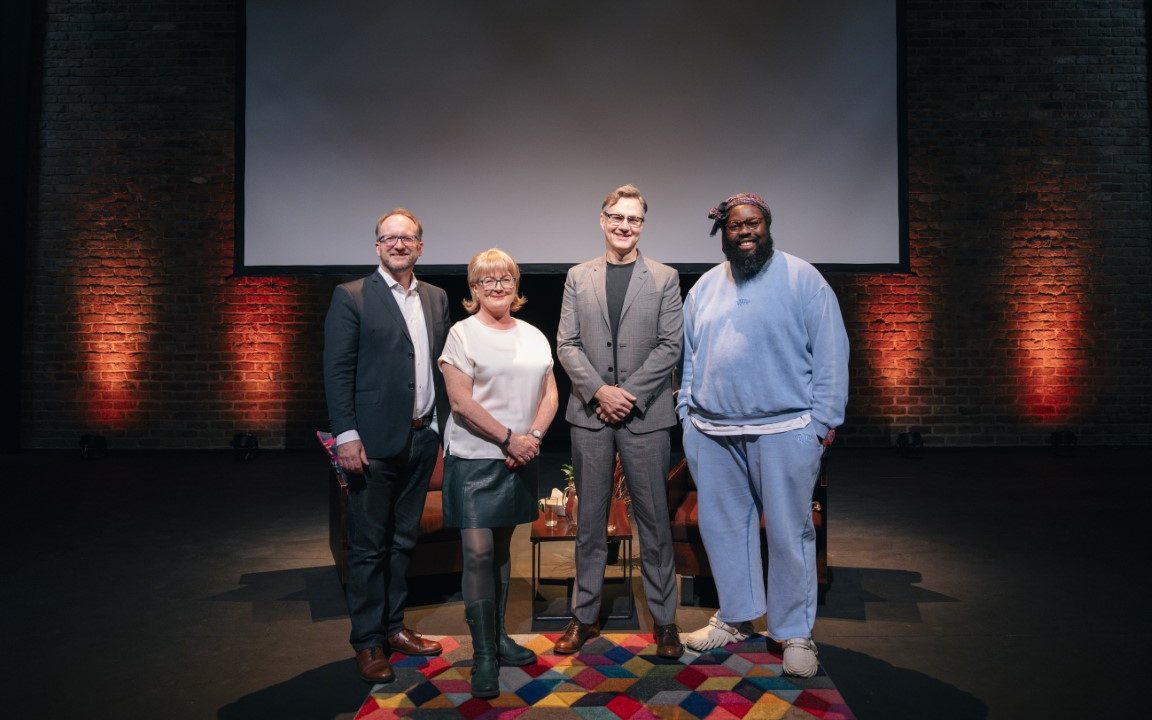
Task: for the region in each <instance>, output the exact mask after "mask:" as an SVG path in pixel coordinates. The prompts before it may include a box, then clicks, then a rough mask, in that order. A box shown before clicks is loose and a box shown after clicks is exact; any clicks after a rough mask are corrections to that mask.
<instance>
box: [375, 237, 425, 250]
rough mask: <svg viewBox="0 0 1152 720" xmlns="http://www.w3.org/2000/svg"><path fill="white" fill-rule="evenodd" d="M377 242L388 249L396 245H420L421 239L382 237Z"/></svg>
mask: <svg viewBox="0 0 1152 720" xmlns="http://www.w3.org/2000/svg"><path fill="white" fill-rule="evenodd" d="M376 242H378V243H381V244H382V245H385V246H387V247H392V246H394V245H395V244H396V243H404V244H405V245H406V246H408V247H412V246H413V245H417V244H419V243H420V238H418V237H416V236H415V235H381V236H380V237H378V238H376Z"/></svg>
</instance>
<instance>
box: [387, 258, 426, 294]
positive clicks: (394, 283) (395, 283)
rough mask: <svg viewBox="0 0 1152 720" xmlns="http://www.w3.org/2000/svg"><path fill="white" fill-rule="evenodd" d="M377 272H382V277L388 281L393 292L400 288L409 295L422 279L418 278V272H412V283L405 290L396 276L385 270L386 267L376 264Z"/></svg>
mask: <svg viewBox="0 0 1152 720" xmlns="http://www.w3.org/2000/svg"><path fill="white" fill-rule="evenodd" d="M376 272H378V273H380V277H382V278H384V282H386V283H388V289H389V290H391V291H392V292H396V289H397V288H399V289H400V292H401V293H403V294H405V295H407V294H408V293H410V292H414V291H415V290H416V286H417V285H418V284H419V283H420V281H419V280H417V279H416V274H415V273H413V274H412V284H411V285H409V286H408V289H407V290H405V289H404V286H403V285H401V284H400V283H399V282H398V281H397V280H396V278H394V277H392V276H391V275H389V274H388V273H386V272H384V268H382V267H380V266H379V265H377V266H376Z"/></svg>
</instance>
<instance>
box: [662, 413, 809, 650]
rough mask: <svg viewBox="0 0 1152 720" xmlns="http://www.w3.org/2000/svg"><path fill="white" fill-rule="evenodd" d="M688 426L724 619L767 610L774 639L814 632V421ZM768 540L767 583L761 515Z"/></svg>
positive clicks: (687, 444)
mask: <svg viewBox="0 0 1152 720" xmlns="http://www.w3.org/2000/svg"><path fill="white" fill-rule="evenodd" d="M683 426H684V454H685V456H686V457H687V459H688V469H689V470H690V471H691V472H692V478H693V479H694V480H695V482H696V488H697V491H698V496H697V497H698V502H699V507H698V512H699V519H700V534H701V535H702V536H703V538H704V548H705V550H707V551H708V564H709V565H711V566H712V575H713V577H714V578H715V580H716V590H717V593H718V595H719V596H720V611H719V613H718V615H719V617H720V619H721V620H723V621H724V622H726V623H728V624H730V625H735V624H737V623H740V622H743V621H745V620H755V619H756V618H758V617H760V616H761V615H764V614H765V613H767V615H768V634H769V635H770V636H771V637H772V638H773V639H774V640H787V639H789V638H794V637H804V638H806V637H811V635H812V626H813V624H815V622H816V529H815V528H814V527H813V525H812V491H813V489H815V487H816V478H817V475H818V474H819V472H820V456H821V455H822V454H823V452H824V448H823V446H822V445H821V444H820V440H819V439H818V438H817V437H816V432H815V430H813V428H812V426H811V425H809V426H808V427H804V428H800V429H799V430H791V431H788V432H783V433H777V434H774V435H734V436H724V437H718V436H711V435H706V434H704V433H702V432H700V431H699V430H697V429H696V427H695V426H694V425H693V424H692V422H691V421H686V422H684V423H683ZM761 514H763V517H764V533H765V536H766V537H767V540H768V581H767V588H765V584H764V583H763V582H761V578H763V577H764V575H763V570H762V561H761V558H760V517H761Z"/></svg>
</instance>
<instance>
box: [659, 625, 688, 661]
mask: <svg viewBox="0 0 1152 720" xmlns="http://www.w3.org/2000/svg"><path fill="white" fill-rule="evenodd" d="M652 636H653V637H654V638H656V656H657V657H662V658H678V657H680V656H681V655H683V654H684V646H683V645H682V644H681V643H680V628H678V627H676V626H675V625H657V626H656V628H655V630H654V631H653V633H652Z"/></svg>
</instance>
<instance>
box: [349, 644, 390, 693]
mask: <svg viewBox="0 0 1152 720" xmlns="http://www.w3.org/2000/svg"><path fill="white" fill-rule="evenodd" d="M356 667H357V668H358V669H359V670H360V678H361V679H362V680H364V681H365V682H370V683H377V684H381V683H390V682H392V681H393V680H395V679H396V673H394V672H392V664H391V663H389V662H388V653H386V652H384V648H380V647H370V648H365V649H363V650H360V651H359V652H357V653H356Z"/></svg>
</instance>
